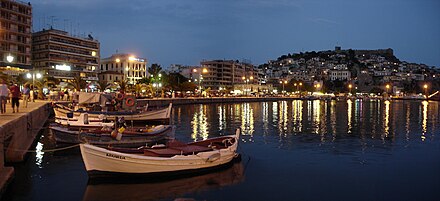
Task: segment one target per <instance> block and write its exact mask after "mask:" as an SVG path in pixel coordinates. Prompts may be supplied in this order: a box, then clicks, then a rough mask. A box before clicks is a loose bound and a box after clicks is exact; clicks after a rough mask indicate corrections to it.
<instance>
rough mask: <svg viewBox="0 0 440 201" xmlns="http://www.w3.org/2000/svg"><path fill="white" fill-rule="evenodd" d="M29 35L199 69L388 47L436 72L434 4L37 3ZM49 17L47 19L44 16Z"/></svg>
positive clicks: (380, 0) (312, 0)
mask: <svg viewBox="0 0 440 201" xmlns="http://www.w3.org/2000/svg"><path fill="white" fill-rule="evenodd" d="M31 4H32V6H33V15H34V20H33V21H34V22H33V23H34V31H38V30H41V29H42V28H44V27H46V28H47V27H48V26H49V25H50V24H53V26H54V28H57V29H61V30H66V31H68V32H71V33H73V34H79V33H81V34H85V35H87V34H89V33H92V35H93V36H94V37H95V38H96V39H98V40H99V41H100V43H101V57H102V58H105V57H109V56H110V55H111V54H113V53H115V52H116V50H118V52H119V53H123V52H124V53H125V52H126V53H133V54H135V55H136V56H139V57H143V58H147V59H148V60H149V64H148V65H151V63H159V64H161V65H162V66H163V67H168V66H169V65H170V64H183V65H198V64H199V62H200V61H201V60H203V59H205V60H209V59H234V60H235V59H238V60H242V59H248V60H251V61H252V63H253V64H255V65H258V64H262V63H264V62H266V61H267V60H270V59H276V58H277V57H279V56H281V55H283V54H287V53H298V52H300V51H303V52H304V51H320V50H329V49H333V48H334V46H335V45H339V46H342V48H343V49H349V48H352V49H383V48H393V49H394V53H395V55H396V56H397V57H398V58H399V59H401V60H403V61H408V62H415V63H424V64H427V65H435V66H437V67H440V1H439V0H362V1H361V0H37V1H31ZM51 16H53V17H51Z"/></svg>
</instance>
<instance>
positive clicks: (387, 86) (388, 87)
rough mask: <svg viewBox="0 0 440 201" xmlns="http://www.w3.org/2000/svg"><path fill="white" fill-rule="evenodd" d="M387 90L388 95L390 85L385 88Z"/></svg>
mask: <svg viewBox="0 0 440 201" xmlns="http://www.w3.org/2000/svg"><path fill="white" fill-rule="evenodd" d="M385 88H386V89H387V93H388V90H389V89H390V85H389V84H387V85H386V86H385Z"/></svg>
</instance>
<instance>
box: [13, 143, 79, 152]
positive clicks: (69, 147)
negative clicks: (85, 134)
mask: <svg viewBox="0 0 440 201" xmlns="http://www.w3.org/2000/svg"><path fill="white" fill-rule="evenodd" d="M77 146H79V144H75V145H72V146H67V147H61V148H56V149H45V150H24V149H10V150H13V151H26V152H28V153H37V152H43V153H46V152H56V151H62V150H66V149H72V148H75V147H77ZM6 149H7V148H6ZM6 149H5V150H6Z"/></svg>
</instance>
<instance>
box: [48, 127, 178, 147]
mask: <svg viewBox="0 0 440 201" xmlns="http://www.w3.org/2000/svg"><path fill="white" fill-rule="evenodd" d="M50 128H51V130H52V134H53V135H54V138H55V140H56V142H59V143H68V144H79V143H85V142H87V143H90V144H93V145H97V146H108V145H112V146H118V147H140V146H145V145H146V144H151V143H155V142H159V141H162V140H165V139H166V137H167V136H168V135H170V134H172V133H173V132H174V127H173V126H169V125H166V126H165V127H164V129H162V130H160V131H158V132H151V133H144V134H122V137H121V139H120V140H116V139H114V138H113V137H111V134H110V133H92V132H79V131H72V130H69V129H67V128H65V127H50Z"/></svg>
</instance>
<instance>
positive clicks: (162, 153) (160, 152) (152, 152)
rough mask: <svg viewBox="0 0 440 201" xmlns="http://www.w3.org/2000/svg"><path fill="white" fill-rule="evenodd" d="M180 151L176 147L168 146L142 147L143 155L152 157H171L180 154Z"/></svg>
mask: <svg viewBox="0 0 440 201" xmlns="http://www.w3.org/2000/svg"><path fill="white" fill-rule="evenodd" d="M181 153H182V152H181V151H180V150H177V149H170V148H163V149H162V148H159V149H144V155H145V156H154V157H173V156H175V155H181Z"/></svg>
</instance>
